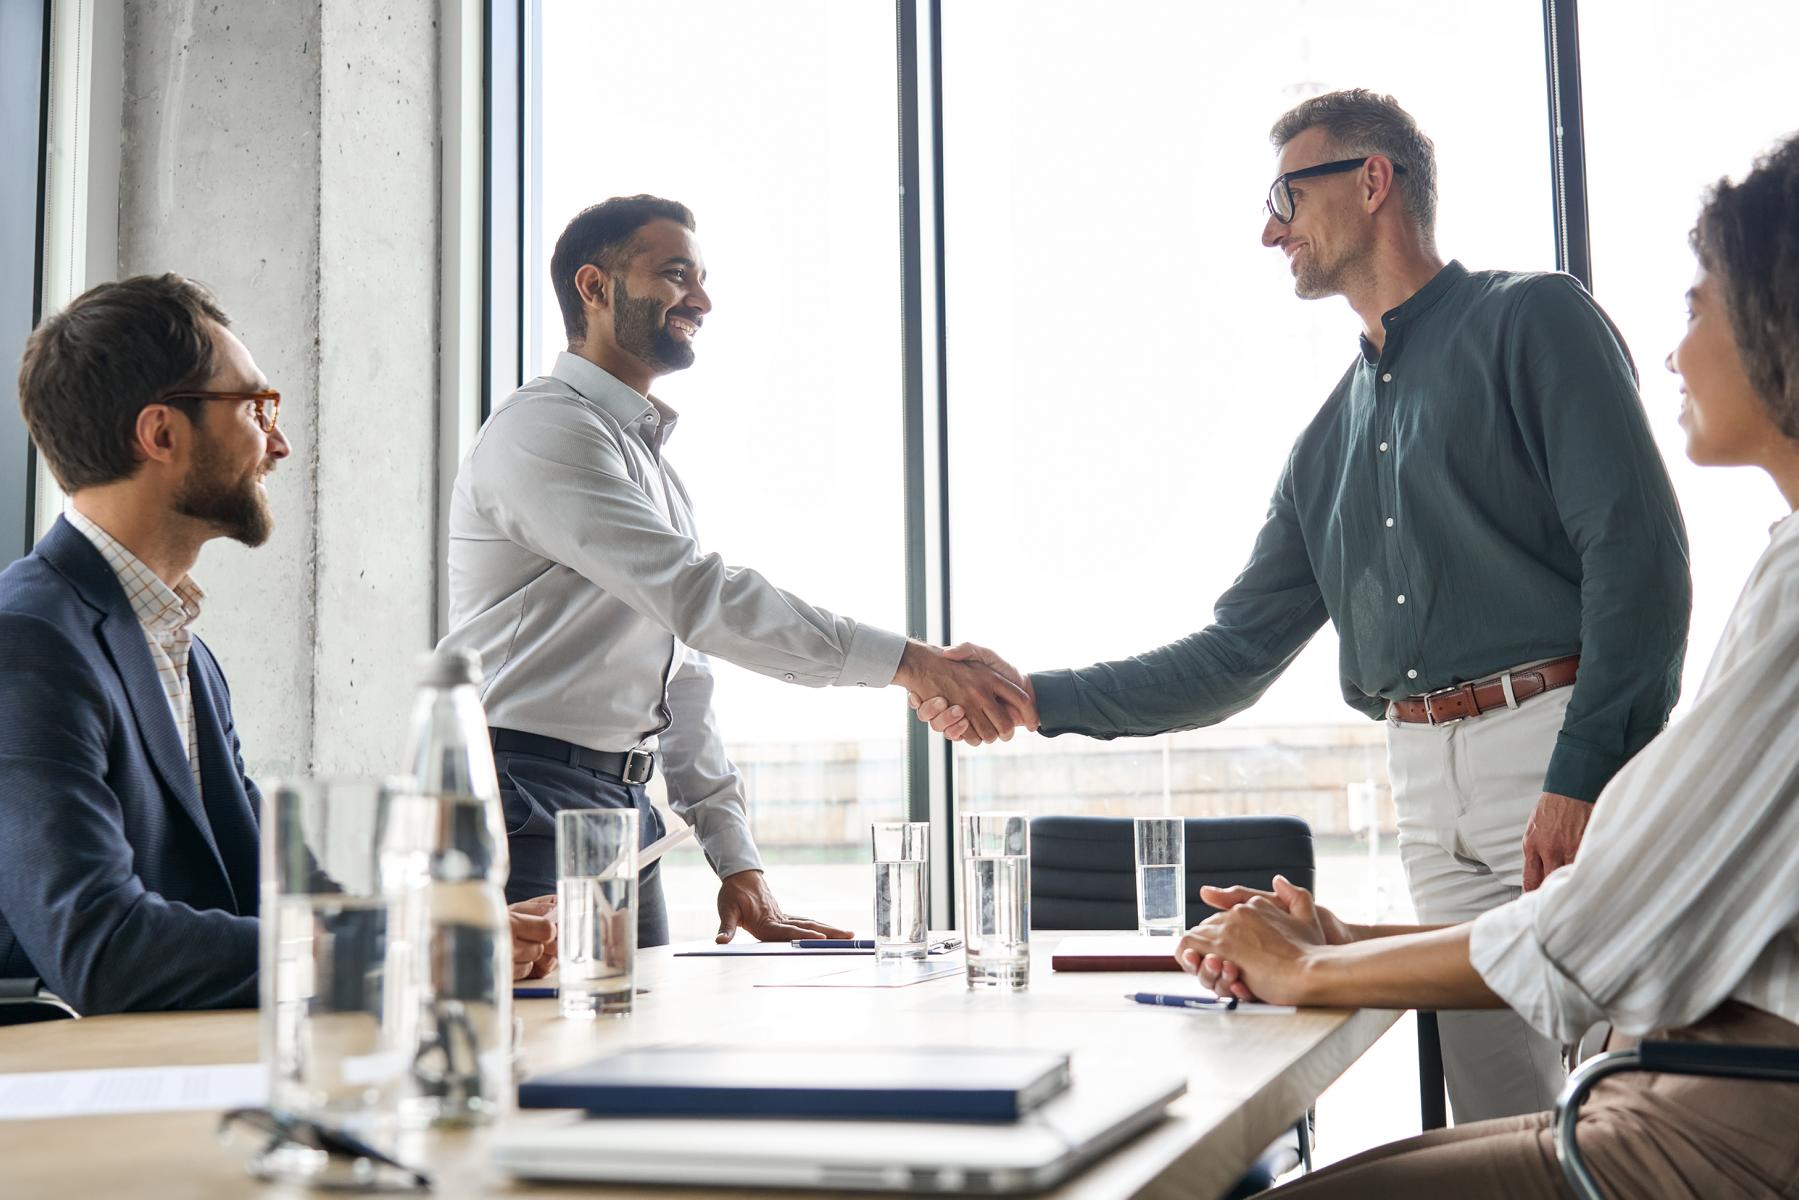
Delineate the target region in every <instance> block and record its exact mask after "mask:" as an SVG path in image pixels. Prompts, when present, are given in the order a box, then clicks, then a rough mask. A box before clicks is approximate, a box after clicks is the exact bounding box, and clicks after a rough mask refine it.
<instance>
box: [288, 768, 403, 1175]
mask: <svg viewBox="0 0 1799 1200" xmlns="http://www.w3.org/2000/svg"><path fill="white" fill-rule="evenodd" d="M409 790H410V786H409V785H408V784H407V783H405V782H404V781H401V780H394V781H390V782H386V783H383V782H381V781H378V780H316V779H297V780H279V781H276V782H274V783H271V784H270V785H269V786H268V788H267V790H266V791H265V792H264V793H263V811H262V897H261V905H262V910H261V918H262V919H261V922H260V936H261V954H262V961H261V991H262V1057H263V1061H264V1062H265V1063H266V1064H268V1068H269V1104H270V1106H271V1107H274V1108H278V1109H286V1110H289V1111H292V1112H296V1113H299V1114H301V1115H304V1116H307V1117H312V1118H316V1119H320V1120H324V1121H326V1122H328V1123H333V1124H341V1125H344V1126H346V1127H355V1128H362V1129H366V1130H371V1131H376V1132H379V1131H381V1130H383V1129H385V1128H387V1127H388V1125H389V1121H390V1119H395V1118H397V1114H398V1111H399V1108H400V1105H401V1102H402V1101H403V1100H404V1098H405V1094H406V1088H407V1080H408V1079H409V1075H410V1072H409V1066H410V1063H409V1061H408V1052H409V1050H410V1048H411V1046H412V1043H413V1034H414V1032H415V1030H416V1021H417V1017H418V1009H419V983H418V981H417V979H415V978H414V977H413V976H414V971H413V967H412V953H411V951H412V946H411V940H412V939H411V933H410V926H411V922H410V921H409V920H408V919H407V915H406V913H407V892H406V889H405V886H404V880H402V879H400V878H397V877H396V875H395V873H393V872H391V871H389V872H386V873H385V874H384V872H383V869H382V854H381V841H382V834H383V830H384V827H385V825H386V822H387V821H388V819H389V815H390V813H391V811H392V809H393V806H394V805H395V804H396V803H398V802H400V801H401V800H402V799H403V797H404V796H405V795H406V794H407V792H408V791H409ZM265 1165H267V1166H269V1167H270V1168H271V1169H273V1170H275V1171H276V1172H278V1173H282V1174H296V1175H304V1174H306V1173H307V1172H306V1170H305V1169H304V1165H303V1164H300V1163H293V1164H287V1165H286V1166H283V1165H282V1164H274V1163H270V1164H265Z"/></svg>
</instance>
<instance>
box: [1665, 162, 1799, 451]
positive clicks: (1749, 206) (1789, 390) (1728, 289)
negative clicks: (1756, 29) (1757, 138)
mask: <svg viewBox="0 0 1799 1200" xmlns="http://www.w3.org/2000/svg"><path fill="white" fill-rule="evenodd" d="M1691 241H1692V243H1693V250H1694V252H1695V253H1697V254H1698V255H1699V261H1700V263H1702V264H1703V265H1704V267H1705V269H1706V271H1707V272H1708V273H1710V274H1711V275H1713V276H1715V277H1716V278H1717V281H1718V283H1719V285H1720V286H1719V292H1720V294H1721V295H1722V296H1723V297H1724V307H1725V311H1726V312H1727V313H1728V314H1729V317H1730V331H1731V333H1732V334H1734V335H1735V337H1736V343H1737V352H1738V353H1739V354H1741V355H1742V356H1743V367H1744V369H1745V370H1746V371H1747V372H1748V375H1749V382H1750V384H1751V385H1753V386H1754V388H1755V391H1756V394H1757V395H1758V396H1760V397H1761V400H1762V403H1763V404H1765V405H1767V406H1768V413H1769V415H1770V416H1772V417H1773V418H1774V424H1775V425H1776V426H1777V427H1778V428H1779V430H1780V432H1781V433H1783V434H1785V435H1786V436H1787V437H1789V438H1793V439H1795V440H1799V134H1793V135H1791V136H1789V137H1788V138H1786V139H1785V140H1784V141H1782V142H1781V143H1780V144H1779V145H1777V146H1775V147H1774V149H1773V150H1771V151H1769V152H1768V153H1767V154H1765V155H1763V156H1762V157H1761V158H1758V159H1757V160H1756V161H1755V166H1754V168H1753V169H1752V170H1751V171H1750V172H1749V174H1747V175H1745V176H1744V177H1743V178H1742V180H1741V181H1740V182H1738V183H1732V182H1731V181H1730V180H1728V179H1720V180H1718V182H1717V183H1715V184H1713V185H1712V187H1711V189H1710V190H1709V191H1708V192H1707V193H1706V196H1705V206H1704V207H1703V208H1702V209H1700V210H1699V223H1698V224H1697V225H1695V226H1693V232H1692V235H1691Z"/></svg>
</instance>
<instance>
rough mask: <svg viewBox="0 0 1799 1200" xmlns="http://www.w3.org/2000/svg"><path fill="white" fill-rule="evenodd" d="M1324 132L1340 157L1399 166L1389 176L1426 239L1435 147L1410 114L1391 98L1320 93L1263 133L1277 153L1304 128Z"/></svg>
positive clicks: (1430, 232)
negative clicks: (1379, 157)
mask: <svg viewBox="0 0 1799 1200" xmlns="http://www.w3.org/2000/svg"><path fill="white" fill-rule="evenodd" d="M1312 128H1318V129H1322V130H1324V136H1325V137H1326V138H1327V139H1329V141H1330V144H1331V146H1332V147H1333V148H1334V151H1335V152H1336V153H1338V154H1340V155H1342V156H1343V157H1344V158H1350V157H1352V156H1354V155H1357V154H1364V155H1366V154H1384V155H1386V156H1387V159H1388V160H1389V161H1391V162H1393V163H1396V164H1398V165H1399V166H1402V167H1404V168H1405V174H1404V175H1397V174H1396V175H1395V176H1394V177H1393V186H1394V187H1396V188H1398V189H1399V195H1400V198H1401V199H1403V200H1404V201H1405V210H1406V212H1407V213H1409V214H1411V218H1412V222H1413V224H1415V225H1417V227H1418V230H1419V232H1420V233H1422V234H1423V235H1424V236H1425V238H1426V239H1431V240H1434V239H1435V238H1436V230H1437V147H1436V143H1434V142H1432V141H1431V140H1430V139H1429V138H1428V137H1426V136H1425V135H1424V131H1423V130H1422V129H1420V128H1418V122H1416V121H1414V120H1413V119H1412V114H1411V113H1409V112H1407V111H1406V110H1405V109H1403V108H1401V107H1399V101H1397V100H1395V99H1393V97H1391V96H1383V95H1381V94H1380V93H1378V92H1371V91H1369V90H1368V89H1367V88H1348V89H1346V90H1344V91H1341V92H1326V93H1325V94H1324V95H1322V96H1313V97H1312V98H1311V99H1310V100H1302V101H1300V102H1299V103H1298V104H1296V105H1294V106H1293V107H1292V108H1290V109H1288V110H1287V111H1286V112H1285V113H1284V114H1282V116H1281V119H1280V120H1278V121H1276V122H1275V123H1274V128H1273V129H1270V130H1269V131H1268V138H1269V140H1270V141H1272V142H1273V143H1274V148H1275V149H1276V150H1279V149H1280V148H1281V147H1283V146H1285V145H1286V144H1287V143H1288V142H1290V141H1292V140H1293V139H1294V138H1296V137H1298V136H1299V135H1300V134H1302V133H1304V132H1305V131H1306V130H1308V129H1312Z"/></svg>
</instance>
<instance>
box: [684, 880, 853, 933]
mask: <svg viewBox="0 0 1799 1200" xmlns="http://www.w3.org/2000/svg"><path fill="white" fill-rule="evenodd" d="M739 926H741V927H742V928H744V929H746V930H748V931H749V934H750V936H751V937H753V938H755V939H756V940H757V941H759V942H791V941H792V940H793V939H795V938H847V937H851V936H853V935H852V934H851V932H850V931H849V930H847V929H839V928H837V927H836V926H835V925H826V924H825V923H824V922H823V921H814V920H811V919H810V918H808V917H790V916H788V915H787V914H786V913H784V912H782V911H781V906H780V905H779V904H777V903H775V894H774V893H773V892H771V891H769V890H768V881H767V880H766V879H764V878H763V877H762V872H760V871H739V872H737V873H736V874H735V875H732V876H729V877H728V878H726V879H725V881H724V882H723V883H722V884H720V885H719V889H718V939H717V940H718V941H719V943H720V944H723V943H725V942H728V941H730V940H731V939H732V938H734V937H736V936H737V930H738V927H739Z"/></svg>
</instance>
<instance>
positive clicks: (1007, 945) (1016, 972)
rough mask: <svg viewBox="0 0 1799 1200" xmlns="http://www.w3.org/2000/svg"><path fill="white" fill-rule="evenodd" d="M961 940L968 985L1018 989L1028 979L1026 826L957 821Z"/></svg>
mask: <svg viewBox="0 0 1799 1200" xmlns="http://www.w3.org/2000/svg"><path fill="white" fill-rule="evenodd" d="M962 939H963V941H964V942H965V943H966V945H967V954H968V986H969V987H971V988H976V987H995V988H1010V989H1013V990H1022V989H1023V988H1024V987H1025V986H1026V985H1027V984H1028V983H1029V981H1030V975H1031V945H1030V942H1031V822H1030V819H1029V818H1027V817H1026V816H1025V815H1024V814H1023V813H968V814H965V815H964V816H963V817H962Z"/></svg>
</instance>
